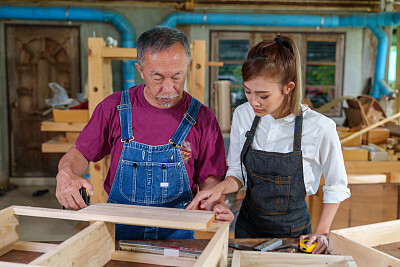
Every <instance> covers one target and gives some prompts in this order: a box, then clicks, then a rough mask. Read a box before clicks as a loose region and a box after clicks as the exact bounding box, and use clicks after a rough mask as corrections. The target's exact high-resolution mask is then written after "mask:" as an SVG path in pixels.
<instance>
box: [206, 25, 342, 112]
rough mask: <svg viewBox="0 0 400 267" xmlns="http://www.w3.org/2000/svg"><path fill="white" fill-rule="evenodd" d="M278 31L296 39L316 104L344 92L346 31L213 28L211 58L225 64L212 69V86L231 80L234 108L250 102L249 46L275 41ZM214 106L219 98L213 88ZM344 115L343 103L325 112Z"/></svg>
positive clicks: (308, 93) (306, 82) (306, 86)
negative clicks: (246, 80)
mask: <svg viewBox="0 0 400 267" xmlns="http://www.w3.org/2000/svg"><path fill="white" fill-rule="evenodd" d="M278 34H285V35H290V36H291V37H292V38H293V39H294V41H295V42H296V44H297V46H298V48H299V52H300V57H301V62H302V73H303V77H302V80H303V96H304V97H307V98H309V99H310V101H311V103H312V105H313V108H319V107H321V106H322V105H324V104H325V103H327V102H329V101H331V100H333V99H334V98H338V97H341V96H342V92H343V65H344V37H345V34H344V33H318V34H315V33H293V32H290V33H289V32H287V33H283V32H282V33H278V32H233V31H212V32H211V46H210V47H211V59H210V60H211V61H222V62H224V66H223V67H219V68H212V69H211V70H210V88H213V82H214V81H217V80H229V81H230V82H231V109H232V111H233V110H234V109H235V108H236V107H237V106H239V105H240V104H242V103H244V102H246V101H247V100H246V97H245V95H244V88H243V80H242V76H241V65H242V64H243V62H244V60H245V59H246V56H247V52H248V50H249V49H250V48H251V47H253V46H254V45H256V44H257V43H259V42H260V41H262V40H264V41H271V40H273V39H274V38H275V37H276V36H277V35H278ZM210 106H211V108H213V109H214V106H215V102H214V101H213V94H212V91H210ZM324 114H325V115H328V116H341V106H337V107H334V108H331V109H330V110H328V111H327V112H325V113H324Z"/></svg>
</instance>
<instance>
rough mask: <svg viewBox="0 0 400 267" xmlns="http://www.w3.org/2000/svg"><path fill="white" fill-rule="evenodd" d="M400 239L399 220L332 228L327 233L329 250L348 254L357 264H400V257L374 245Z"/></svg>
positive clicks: (338, 253) (337, 253) (339, 253)
mask: <svg viewBox="0 0 400 267" xmlns="http://www.w3.org/2000/svg"><path fill="white" fill-rule="evenodd" d="M399 241H400V220H395V221H389V222H382V223H376V224H369V225H363V226H357V227H351V228H347V229H341V230H334V231H331V232H330V234H329V251H330V252H331V254H335V255H350V256H352V257H353V259H354V260H355V261H356V263H357V265H359V266H400V259H398V258H395V257H393V256H392V255H389V254H386V253H383V252H381V251H379V250H377V249H375V248H373V247H374V246H379V245H384V244H390V243H395V242H399Z"/></svg>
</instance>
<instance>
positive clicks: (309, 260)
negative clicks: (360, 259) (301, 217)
mask: <svg viewBox="0 0 400 267" xmlns="http://www.w3.org/2000/svg"><path fill="white" fill-rule="evenodd" d="M246 266H251V267H258V266H259V267H264V266H293V267H295V266H321V267H322V266H335V267H339V266H343V267H345V266H352V267H353V266H357V265H356V264H355V262H354V260H353V258H352V257H350V256H332V255H313V254H291V253H289V254H288V253H279V252H256V251H238V250H235V251H234V252H233V258H232V267H246Z"/></svg>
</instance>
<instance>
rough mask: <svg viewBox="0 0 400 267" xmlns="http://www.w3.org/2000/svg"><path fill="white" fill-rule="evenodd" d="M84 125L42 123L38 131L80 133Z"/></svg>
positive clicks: (80, 123)
mask: <svg viewBox="0 0 400 267" xmlns="http://www.w3.org/2000/svg"><path fill="white" fill-rule="evenodd" d="M85 125H86V123H84V122H54V121H42V122H41V124H40V130H41V131H42V132H81V131H82V130H83V128H84V127H85Z"/></svg>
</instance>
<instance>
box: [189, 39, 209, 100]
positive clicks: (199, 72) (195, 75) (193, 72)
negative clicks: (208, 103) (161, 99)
mask: <svg viewBox="0 0 400 267" xmlns="http://www.w3.org/2000/svg"><path fill="white" fill-rule="evenodd" d="M191 53H192V62H191V64H190V70H189V93H190V94H191V95H192V96H193V97H195V98H196V99H197V100H199V101H200V102H201V103H203V104H204V92H205V90H204V88H205V75H206V41H205V40H195V41H193V43H192V52H191Z"/></svg>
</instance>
